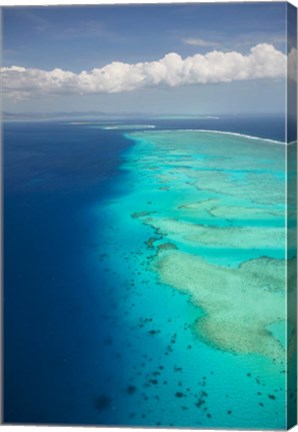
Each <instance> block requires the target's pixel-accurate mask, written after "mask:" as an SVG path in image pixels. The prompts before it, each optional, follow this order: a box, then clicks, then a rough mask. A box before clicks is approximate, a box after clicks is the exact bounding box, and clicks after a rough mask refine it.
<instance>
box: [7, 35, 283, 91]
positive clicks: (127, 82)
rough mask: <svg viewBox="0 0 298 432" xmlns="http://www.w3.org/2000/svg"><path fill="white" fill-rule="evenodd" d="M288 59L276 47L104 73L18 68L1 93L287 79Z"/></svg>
mask: <svg viewBox="0 0 298 432" xmlns="http://www.w3.org/2000/svg"><path fill="white" fill-rule="evenodd" d="M286 60H287V57H286V55H285V54H283V53H282V52H280V51H278V50H277V49H276V48H275V47H274V46H273V45H270V44H265V43H264V44H259V45H256V46H255V47H253V48H251V49H250V51H249V53H248V54H247V55H244V54H241V53H239V52H236V51H232V52H222V51H212V52H209V53H207V54H204V55H202V54H196V55H194V56H191V57H187V58H185V59H183V58H182V57H181V56H180V55H179V54H176V53H169V54H167V55H165V56H164V57H163V58H162V59H160V60H158V61H151V62H143V63H135V64H128V63H121V62H112V63H110V64H108V65H106V66H104V67H102V68H95V69H92V70H91V71H88V72H87V71H82V72H80V73H74V72H70V71H64V70H62V69H54V70H51V71H45V70H41V69H29V68H24V67H19V66H12V67H4V68H2V69H1V75H2V89H3V91H4V92H5V93H6V94H7V95H8V96H10V97H12V98H28V97H34V96H41V95H46V94H60V95H64V94H65V95H66V94H92V93H118V92H126V91H132V90H137V89H141V88H146V87H155V86H168V87H176V86H183V85H189V84H208V83H220V82H231V81H235V80H248V79H258V78H278V77H284V76H285V73H286Z"/></svg>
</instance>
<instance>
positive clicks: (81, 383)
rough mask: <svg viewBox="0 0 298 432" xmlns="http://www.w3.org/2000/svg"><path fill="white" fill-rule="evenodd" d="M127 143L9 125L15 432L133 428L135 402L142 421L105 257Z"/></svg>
mask: <svg viewBox="0 0 298 432" xmlns="http://www.w3.org/2000/svg"><path fill="white" fill-rule="evenodd" d="M96 123H97V124H98V125H100V124H102V125H106V124H109V123H108V122H106V121H100V122H96ZM115 123H117V124H118V125H119V124H121V121H115ZM122 123H123V124H125V125H128V124H130V123H132V124H134V125H136V124H137V123H140V124H141V125H144V124H149V125H155V127H156V129H159V128H160V129H198V128H199V129H200V128H201V129H214V130H221V131H229V132H238V133H242V134H248V135H253V136H257V137H261V138H270V139H273V140H279V141H284V130H285V122H284V117H283V116H277V115H274V116H256V117H247V116H246V117H245V116H223V117H220V118H218V119H216V118H214V119H211V118H209V119H180V120H179V119H172V120H170V119H168V120H166V119H164V120H163V119H137V120H136V119H131V120H123V121H122ZM126 132H127V130H125V131H123V130H121V128H120V129H114V130H104V129H100V128H97V127H90V125H89V126H88V125H78V124H72V123H71V122H67V121H64V122H58V121H57V122H54V121H52V122H50V121H49V122H32V123H31V122H6V123H4V126H3V143H4V148H3V164H4V171H3V176H4V191H3V192H4V193H3V195H4V289H3V295H4V338H3V344H4V422H5V423H42V424H44V423H48V424H49V423H50V424H118V425H119V424H121V422H122V424H123V423H124V422H125V421H126V420H125V417H124V416H122V417H121V415H120V414H119V416H117V413H115V416H113V412H112V409H113V398H115V394H117V393H119V392H123V398H122V401H125V400H126V399H127V412H129V413H130V418H131V423H132V424H134V420H133V418H134V415H133V414H134V413H133V412H131V410H133V411H137V410H138V409H139V408H138V407H137V406H134V407H132V396H133V393H134V392H135V387H134V386H133V385H132V384H131V379H132V378H133V377H132V376H131V375H130V376H129V377H128V376H126V367H125V361H126V360H125V359H124V360H123V357H122V353H123V352H124V351H127V350H129V349H130V348H129V346H130V345H129V344H130V342H129V340H130V333H129V332H130V330H129V327H128V326H121V325H119V322H118V320H117V298H118V297H117V289H119V287H115V284H113V283H111V278H110V277H109V269H108V268H105V262H104V260H102V259H101V256H99V255H98V250H102V248H101V246H102V245H101V242H102V241H104V237H105V229H106V226H107V225H108V224H109V221H108V220H106V219H105V217H104V214H102V215H101V213H100V205H101V202H106V200H109V199H113V200H117V194H119V193H121V188H119V187H118V185H119V184H122V183H123V179H124V178H125V176H127V173H126V172H125V170H122V169H121V166H120V165H121V162H122V155H123V154H124V153H125V151H127V149H128V148H129V147H131V146H132V145H134V143H133V141H132V140H129V139H127V138H125V133H126ZM94 208H96V209H97V211H96V212H94V211H93V210H92V209H94ZM98 209H99V211H98ZM111 311H114V312H112V313H111ZM113 314H114V315H113ZM108 315H110V316H109V317H108ZM111 316H115V319H111ZM115 335H116V336H115ZM146 361H147V360H146V358H145V359H144V362H146ZM115 382H118V383H119V382H121V383H122V384H121V386H118V387H116V386H115V384H114V383H115ZM109 383H110V384H109ZM125 398H126V399H125ZM132 408H133V409H132ZM121 409H125V407H124V408H123V406H122V408H121ZM123 419H124V420H123ZM144 423H146V420H144ZM149 425H150V422H149Z"/></svg>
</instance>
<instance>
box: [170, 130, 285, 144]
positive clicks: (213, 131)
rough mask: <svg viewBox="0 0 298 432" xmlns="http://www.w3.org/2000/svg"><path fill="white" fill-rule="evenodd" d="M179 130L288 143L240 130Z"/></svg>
mask: <svg viewBox="0 0 298 432" xmlns="http://www.w3.org/2000/svg"><path fill="white" fill-rule="evenodd" d="M176 131H177V132H187V131H192V132H208V133H213V134H217V135H232V136H239V137H242V138H247V139H251V140H257V141H266V142H269V143H272V144H279V145H286V142H283V141H278V140H273V139H270V138H261V137H256V136H253V135H246V134H242V133H238V132H226V131H218V130H212V129H210V130H209V129H176Z"/></svg>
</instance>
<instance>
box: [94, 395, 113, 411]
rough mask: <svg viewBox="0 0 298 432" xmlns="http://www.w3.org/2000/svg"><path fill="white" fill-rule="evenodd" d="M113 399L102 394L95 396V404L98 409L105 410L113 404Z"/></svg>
mask: <svg viewBox="0 0 298 432" xmlns="http://www.w3.org/2000/svg"><path fill="white" fill-rule="evenodd" d="M111 402H112V399H111V398H110V397H108V396H106V395H101V396H98V397H97V398H95V400H94V406H95V408H96V409H97V410H98V411H102V410H105V409H106V408H108V407H109V406H110V405H111Z"/></svg>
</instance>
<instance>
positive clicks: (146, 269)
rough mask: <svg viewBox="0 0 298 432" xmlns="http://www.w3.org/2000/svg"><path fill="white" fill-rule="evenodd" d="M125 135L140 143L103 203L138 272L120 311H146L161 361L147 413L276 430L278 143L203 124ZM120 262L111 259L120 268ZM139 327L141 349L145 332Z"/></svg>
mask: <svg viewBox="0 0 298 432" xmlns="http://www.w3.org/2000/svg"><path fill="white" fill-rule="evenodd" d="M126 136H127V137H128V138H129V139H132V140H133V141H134V142H135V145H134V146H133V147H132V148H131V149H129V150H128V151H127V152H126V154H125V157H124V164H123V169H124V170H125V171H126V172H127V177H126V182H125V184H122V185H121V186H119V187H120V189H121V191H122V195H121V194H120V197H119V200H117V202H113V203H109V204H107V206H106V211H107V214H109V218H111V221H112V222H113V225H114V226H115V227H117V231H118V234H119V236H120V238H122V242H123V240H124V238H126V241H127V244H125V241H124V243H122V246H121V248H122V251H123V253H124V255H125V254H127V255H126V257H125V259H126V260H127V261H126V262H128V263H130V266H131V268H134V273H135V277H134V279H133V284H132V286H131V287H130V293H129V294H127V296H126V298H125V300H124V301H123V303H122V305H123V309H126V310H127V309H128V311H129V312H126V313H127V320H128V321H129V322H131V323H140V322H142V320H143V318H144V317H147V316H149V317H150V319H152V322H154V329H155V330H154V333H152V338H153V339H155V341H156V344H155V345H154V347H152V352H151V354H150V362H152V363H153V364H155V363H156V362H157V363H156V366H155V367H156V370H158V363H160V362H161V363H162V367H163V371H162V372H161V371H160V373H159V374H158V375H159V376H158V380H157V382H156V383H155V385H152V383H151V384H150V380H149V381H148V383H149V384H148V386H146V381H145V388H146V387H148V389H147V390H146V394H147V395H148V394H149V400H148V402H147V404H144V402H141V405H142V406H144V407H145V406H148V407H150V412H151V415H149V416H148V415H147V418H148V417H149V418H150V419H153V417H154V418H156V419H158V418H159V419H161V420H160V424H162V425H165V426H166V425H170V424H174V425H175V426H192V427H194V426H199V425H201V426H205V427H235V428H256V427H258V428H260V427H261V428H267V429H270V428H283V427H284V426H285V421H286V419H285V411H284V406H285V395H284V392H285V343H286V342H285V332H286V323H285V318H286V317H285V302H286V297H285V291H284V288H285V287H284V275H285V228H284V227H285V207H284V203H285V172H284V170H285V147H284V146H283V145H282V144H281V143H276V142H273V141H272V142H271V141H270V140H262V139H252V138H251V137H246V136H241V135H233V134H231V135H230V134H221V133H214V132H212V133H211V132H206V131H202V132H200V131H185V130H183V131H154V132H152V131H146V132H135V133H130V134H129V135H126ZM136 244H137V247H136ZM110 246H111V243H110ZM129 251H131V252H130V255H132V257H128V256H129ZM133 251H135V253H134V252H133ZM116 261H117V257H115V255H114V257H113V259H112V260H111V262H110V265H112V266H113V262H114V265H115V263H116ZM116 266H117V265H116ZM123 267H124V265H123V262H122V263H121V262H119V261H118V266H117V269H118V274H119V269H121V268H123ZM137 333H138V339H139V347H138V351H139V352H140V351H142V350H144V352H146V351H147V346H146V348H145V345H147V342H146V340H147V338H148V336H147V337H146V333H145V332H143V335H142V330H141V329H139V331H138V332H137ZM173 335H175V337H174V338H173ZM138 355H139V354H136V353H135V354H134V359H136V358H138ZM173 359H174V361H173ZM148 366H149V363H148V362H147V361H145V363H144V364H143V370H142V372H140V378H139V379H137V381H138V387H139V385H141V386H142V385H144V384H143V383H142V381H143V379H144V378H142V377H144V376H145V377H146V376H147V377H148V376H149V375H150V372H149V370H150V367H149V368H148ZM135 367H136V369H137V370H138V367H137V366H135ZM147 368H148V370H147ZM175 368H176V369H175ZM170 370H172V372H171V373H170V375H169V371H170ZM173 370H174V371H175V370H176V371H179V372H176V373H173ZM165 378H167V379H166V380H165ZM177 379H178V380H177ZM140 382H141V383H142V384H140ZM165 382H166V384H165ZM179 387H180V389H181V391H179ZM174 389H176V391H175V390H174ZM243 389H245V392H243ZM153 390H155V391H153ZM152 392H153V393H156V394H155V397H156V399H157V402H154V397H152ZM136 400H138V399H136ZM160 401H162V402H160ZM139 402H140V400H139ZM163 404H165V405H163ZM152 413H154V414H152ZM136 417H138V414H137V413H136ZM140 417H141V416H140ZM133 424H154V423H151V420H147V422H145V421H143V420H142V417H141V418H136V420H135V421H134V423H133Z"/></svg>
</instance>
